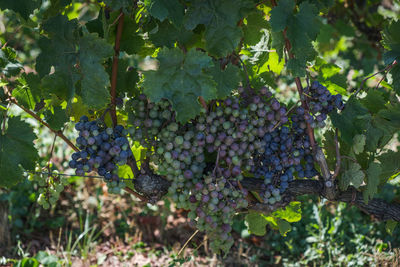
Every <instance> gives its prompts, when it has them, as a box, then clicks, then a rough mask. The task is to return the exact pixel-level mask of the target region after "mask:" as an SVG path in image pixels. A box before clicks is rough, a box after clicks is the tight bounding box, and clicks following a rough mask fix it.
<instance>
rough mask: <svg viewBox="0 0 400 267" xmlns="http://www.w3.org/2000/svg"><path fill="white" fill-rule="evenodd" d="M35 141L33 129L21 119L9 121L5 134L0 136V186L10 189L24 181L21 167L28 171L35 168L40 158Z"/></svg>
mask: <svg viewBox="0 0 400 267" xmlns="http://www.w3.org/2000/svg"><path fill="white" fill-rule="evenodd" d="M0 122H1V119H0ZM35 139H36V135H35V134H34V132H33V130H32V128H31V127H30V126H29V124H27V123H26V122H24V121H22V120H21V118H20V117H11V118H9V119H8V128H7V130H6V132H5V134H4V135H1V134H0V186H2V187H10V186H12V185H15V184H16V183H18V182H20V181H22V180H23V179H24V177H23V173H22V170H21V168H20V166H22V167H23V168H24V169H26V170H33V169H34V168H35V163H36V160H38V158H39V155H38V151H37V150H36V148H35V146H34V144H33V141H34V140H35Z"/></svg>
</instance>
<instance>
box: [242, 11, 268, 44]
mask: <svg viewBox="0 0 400 267" xmlns="http://www.w3.org/2000/svg"><path fill="white" fill-rule="evenodd" d="M245 23H246V24H245V26H244V27H243V33H244V36H243V42H244V43H245V44H247V45H256V44H257V43H258V42H259V41H260V39H261V37H262V36H263V34H264V31H265V30H266V29H267V22H266V21H265V19H264V12H262V10H257V11H254V12H252V13H250V14H248V16H247V17H246V22H245Z"/></svg>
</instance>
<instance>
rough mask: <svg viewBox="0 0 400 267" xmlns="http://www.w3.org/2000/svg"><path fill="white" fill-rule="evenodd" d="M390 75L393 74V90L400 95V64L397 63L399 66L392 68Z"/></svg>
mask: <svg viewBox="0 0 400 267" xmlns="http://www.w3.org/2000/svg"><path fill="white" fill-rule="evenodd" d="M390 73H391V74H392V87H393V90H394V91H395V92H396V93H397V94H398V95H400V64H399V63H397V65H396V66H394V67H393V68H392V70H391V71H390Z"/></svg>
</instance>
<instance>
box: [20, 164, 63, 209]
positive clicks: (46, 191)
mask: <svg viewBox="0 0 400 267" xmlns="http://www.w3.org/2000/svg"><path fill="white" fill-rule="evenodd" d="M47 172H48V169H47V168H46V170H44V171H42V170H41V168H40V167H39V166H38V167H36V168H35V172H34V173H30V174H29V176H28V180H29V181H32V182H36V183H37V184H38V187H39V188H38V193H39V195H38V198H37V202H38V204H39V205H41V206H42V207H43V208H44V209H49V208H50V205H52V206H53V205H55V204H56V202H57V201H58V199H59V198H60V194H61V192H62V191H64V187H65V186H66V185H67V184H68V180H67V179H62V178H61V177H60V176H59V175H58V171H57V170H54V171H53V172H52V174H51V175H49V174H48V173H47Z"/></svg>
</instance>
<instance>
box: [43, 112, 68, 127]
mask: <svg viewBox="0 0 400 267" xmlns="http://www.w3.org/2000/svg"><path fill="white" fill-rule="evenodd" d="M44 118H45V120H46V122H47V123H48V124H49V125H50V127H51V128H53V129H54V130H61V129H62V128H63V127H64V124H65V123H66V122H67V121H69V117H68V116H67V112H66V110H65V109H62V108H61V107H59V106H58V107H54V108H53V109H47V110H46V111H45V112H44Z"/></svg>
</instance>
